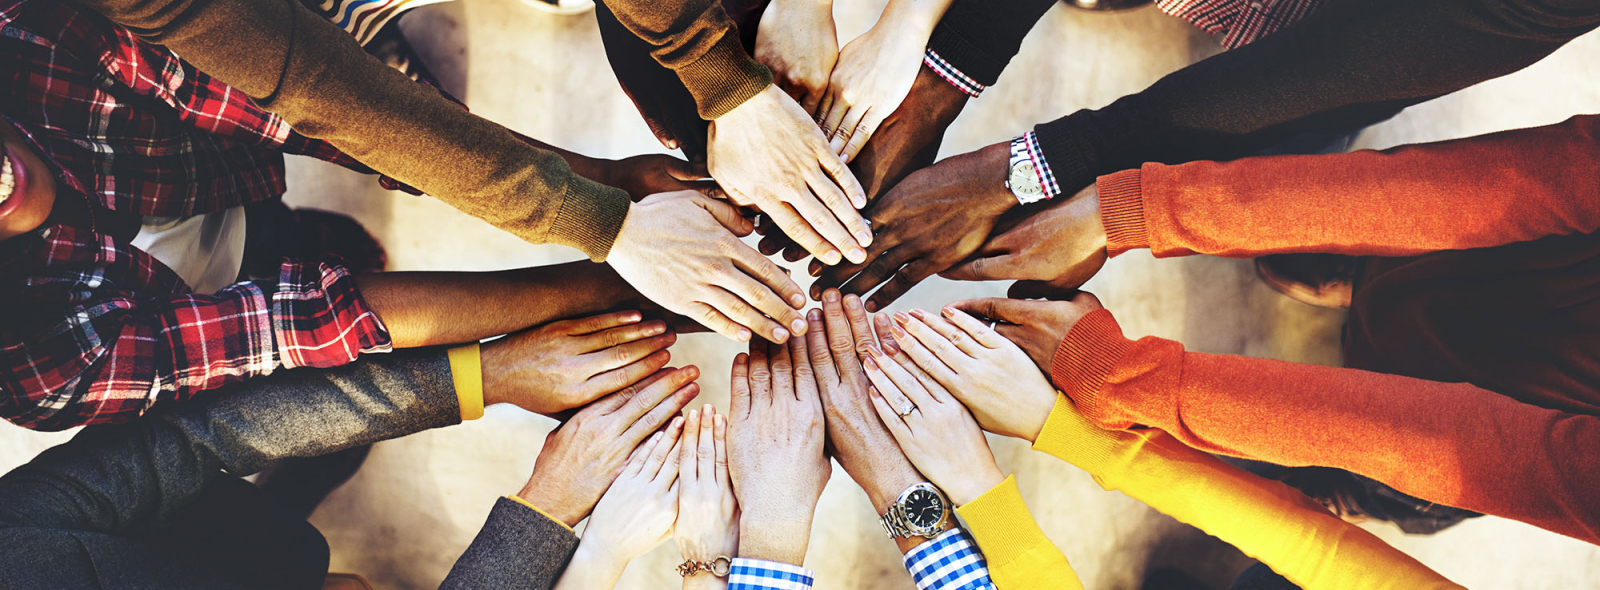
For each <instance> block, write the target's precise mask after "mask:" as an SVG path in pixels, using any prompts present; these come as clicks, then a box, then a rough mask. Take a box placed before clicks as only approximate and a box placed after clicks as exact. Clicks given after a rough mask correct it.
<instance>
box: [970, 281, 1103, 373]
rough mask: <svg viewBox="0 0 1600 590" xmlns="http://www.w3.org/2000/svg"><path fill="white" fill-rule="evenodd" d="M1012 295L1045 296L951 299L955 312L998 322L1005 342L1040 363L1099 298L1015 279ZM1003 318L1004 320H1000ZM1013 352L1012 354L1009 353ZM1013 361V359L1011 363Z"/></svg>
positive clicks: (1049, 357)
mask: <svg viewBox="0 0 1600 590" xmlns="http://www.w3.org/2000/svg"><path fill="white" fill-rule="evenodd" d="M1010 295H1011V296H1012V297H1035V296H1037V297H1044V298H1046V300H1044V301H1032V300H1023V299H1005V298H1001V297H985V298H982V299H967V300H963V301H957V302H954V303H951V304H950V305H949V308H947V309H950V308H953V309H954V310H956V311H957V312H958V313H959V312H965V314H966V315H972V316H977V317H980V318H988V319H990V320H993V321H995V322H997V323H996V324H995V327H994V331H995V332H997V333H999V334H1000V335H1001V336H1003V337H1005V340H1006V342H1007V343H1010V344H1011V345H1012V346H1014V347H1017V348H1020V349H1021V350H1022V351H1023V352H1024V353H1026V354H1027V355H1028V358H1030V359H1033V362H1034V363H1035V364H1037V365H1039V366H1040V367H1049V366H1050V364H1051V363H1052V362H1053V361H1054V360H1055V355H1056V348H1057V347H1059V346H1060V345H1061V339H1063V338H1066V337H1067V332H1069V331H1071V330H1072V327H1073V326H1075V325H1077V324H1078V320H1080V319H1083V316H1086V315H1089V313H1090V312H1093V311H1095V310H1097V309H1105V308H1104V307H1103V306H1101V305H1100V298H1098V297H1095V296H1094V294H1093V293H1088V292H1084V291H1059V290H1042V291H1041V290H1036V289H1033V288H1031V287H1030V286H1028V285H1022V284H1021V283H1018V286H1013V287H1012V288H1011V293H1010ZM1001 322H1003V323H1001ZM1012 356H1015V355H1012ZM1013 364H1014V363H1013Z"/></svg>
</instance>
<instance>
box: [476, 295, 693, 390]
mask: <svg viewBox="0 0 1600 590" xmlns="http://www.w3.org/2000/svg"><path fill="white" fill-rule="evenodd" d="M641 319H642V316H641V314H640V313H639V312H637V311H619V312H613V313H607V314H601V315H597V316H593V317H587V318H581V319H575V320H562V321H558V322H551V323H549V324H545V325H543V326H539V327H536V328H530V329H527V330H523V331H521V332H517V333H515V334H511V335H508V336H506V337H505V338H501V339H499V340H495V341H493V342H490V343H488V344H485V345H484V346H483V353H482V354H483V356H482V359H483V361H482V362H483V367H484V368H483V400H484V403H485V404H486V405H492V404H496V403H502V402H504V403H511V404H514V405H517V406H519V407H521V408H522V409H525V410H528V411H530V412H538V413H540V414H553V413H556V412H560V411H563V410H568V409H571V408H575V407H578V406H581V405H583V404H586V403H589V402H591V401H594V400H595V399H596V398H598V397H600V396H602V395H606V394H609V393H612V392H616V391H619V390H621V389H622V388H624V387H628V386H630V385H634V384H636V383H638V382H639V381H640V380H641V379H644V378H645V377H648V376H650V375H652V374H654V373H655V372H656V371H658V370H660V369H661V368H662V367H665V366H667V362H668V361H670V360H672V353H670V352H667V350H666V349H667V347H669V346H672V344H673V343H675V342H677V341H678V336H677V334H676V333H674V332H672V331H671V330H670V329H669V328H668V327H667V325H666V323H665V322H662V321H659V320H651V321H648V322H643V323H640V320H641Z"/></svg>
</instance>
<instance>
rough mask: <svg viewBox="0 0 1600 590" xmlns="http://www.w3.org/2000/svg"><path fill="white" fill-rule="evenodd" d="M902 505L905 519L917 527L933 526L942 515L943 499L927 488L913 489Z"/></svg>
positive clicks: (926, 527)
mask: <svg viewBox="0 0 1600 590" xmlns="http://www.w3.org/2000/svg"><path fill="white" fill-rule="evenodd" d="M903 506H904V507H905V515H906V520H908V521H910V522H911V524H912V526H915V527H916V528H919V529H928V528H933V526H934V525H937V524H939V519H940V518H942V517H943V516H944V499H943V498H940V497H939V494H935V493H933V492H930V491H928V490H913V491H912V492H911V495H909V496H907V497H906V501H905V504H903Z"/></svg>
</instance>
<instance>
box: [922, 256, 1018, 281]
mask: <svg viewBox="0 0 1600 590" xmlns="http://www.w3.org/2000/svg"><path fill="white" fill-rule="evenodd" d="M1021 262H1022V257H1021V256H1020V255H1018V254H1015V253H1010V252H1007V253H1002V254H997V255H993V256H984V257H983V258H974V259H972V260H968V261H966V262H963V263H961V264H958V265H955V266H953V267H950V268H949V269H948V270H945V271H944V272H941V273H939V276H941V277H944V278H947V279H950V280H952V281H1007V280H1012V279H1020V278H1027V277H1024V276H1022V273H1021V269H1019V268H1017V267H1018V266H1019V265H1020V263H1021Z"/></svg>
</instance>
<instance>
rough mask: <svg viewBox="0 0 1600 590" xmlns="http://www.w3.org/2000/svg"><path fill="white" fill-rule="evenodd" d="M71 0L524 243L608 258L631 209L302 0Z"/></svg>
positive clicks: (621, 195)
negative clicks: (415, 77) (365, 46)
mask: <svg viewBox="0 0 1600 590" xmlns="http://www.w3.org/2000/svg"><path fill="white" fill-rule="evenodd" d="M78 1H79V2H80V3H82V4H83V5H84V6H87V7H89V8H90V9H92V10H95V11H97V12H99V13H101V14H104V15H105V16H106V17H107V18H109V19H111V20H112V21H113V22H116V23H118V24H121V25H123V26H125V27H128V28H129V29H131V30H132V31H133V32H134V33H136V34H138V35H140V36H141V37H143V38H144V39H146V40H148V41H150V42H152V43H158V44H161V45H165V46H167V47H168V48H170V49H172V50H173V51H174V52H175V53H177V54H178V55H179V56H181V57H182V58H183V59H184V60H186V61H188V62H189V63H191V64H193V65H194V66H195V67H197V68H199V69H200V70H202V71H204V72H206V73H208V74H211V75H212V76H214V77H216V78H217V79H219V80H222V81H223V82H226V83H227V84H229V85H231V86H233V87H234V88H237V89H239V90H242V91H244V92H245V93H246V94H248V95H250V96H251V97H252V98H254V99H256V101H257V103H259V104H260V105H261V106H262V107H263V108H265V109H267V110H269V111H271V112H273V113H276V114H278V115H279V116H281V117H283V118H284V120H285V121H287V122H288V123H289V125H290V126H292V127H293V128H294V129H295V131H298V132H300V133H302V134H304V135H307V136H310V137H314V138H317V139H321V140H324V141H327V142H328V143H330V144H332V145H333V146H334V147H336V148H339V149H340V150H342V151H344V152H345V153H346V154H349V155H350V156H351V157H354V158H355V159H356V160H359V161H360V162H361V163H363V164H366V165H367V166H369V167H371V168H372V169H374V170H377V171H378V172H381V173H383V174H386V175H388V176H391V177H393V178H395V179H397V180H400V181H402V182H405V183H406V184H409V185H411V186H414V187H417V188H418V189H420V190H422V191H423V192H426V193H428V194H430V195H433V196H435V197H438V198H439V199H440V200H442V201H444V202H446V203H449V204H451V205H452V206H454V207H456V208H457V209H460V210H462V211H464V212H466V213H468V214H471V215H473V216H475V217H478V218H480V219H483V220H484V221H488V222H489V223H491V224H494V225H495V226H496V227H499V228H501V229H504V230H506V231H508V232H511V233H513V234H515V235H517V236H518V237H520V238H522V239H524V240H527V241H529V242H534V243H556V244H564V245H568V246H572V247H575V248H578V249H579V250H582V251H583V252H584V253H585V254H588V255H589V257H590V258H591V259H594V260H597V261H598V260H603V259H604V258H605V257H606V254H607V253H608V252H610V250H611V245H612V243H613V242H614V241H615V240H616V235H617V232H618V231H620V230H621V228H622V222H623V219H624V218H625V217H626V216H627V213H628V206H629V203H630V201H629V199H628V195H627V193H625V192H623V191H622V190H620V189H616V188H613V187H608V186H605V185H602V184H598V183H596V182H593V181H591V180H588V179H585V178H582V177H580V176H578V175H576V174H574V173H573V172H572V169H571V168H570V167H568V166H567V163H566V162H565V161H564V160H562V159H561V157H560V156H558V155H556V154H555V153H553V152H550V151H547V150H542V149H537V148H534V147H532V146H529V145H527V144H525V143H523V142H522V141H520V140H518V139H517V138H516V137H515V136H514V135H513V134H512V133H511V131H510V130H508V129H506V128H504V127H501V126H500V125H497V124H495V123H493V122H490V121H488V120H486V119H484V118H482V117H479V116H477V115H473V114H471V113H468V112H467V111H466V110H464V109H462V108H460V107H459V106H457V105H455V104H454V103H451V102H450V101H449V100H447V99H445V98H444V97H443V96H442V95H440V94H439V93H438V92H437V91H435V90H434V89H432V88H430V87H428V86H426V85H422V84H417V83H415V82H412V81H411V80H409V79H407V78H406V77H405V76H403V75H401V74H400V73H399V72H397V71H395V70H393V69H391V68H389V67H386V66H385V65H383V63H382V62H379V61H378V60H377V59H375V58H373V57H371V56H369V55H367V53H366V52H365V51H362V49H361V47H360V46H358V45H357V44H356V42H355V40H354V39H352V38H351V37H350V35H348V34H346V33H345V32H344V31H343V30H341V29H340V28H339V27H337V26H334V24H333V23H331V22H328V21H327V20H326V19H323V18H320V17H318V16H317V15H316V14H314V13H312V12H311V11H309V10H307V9H306V8H305V7H304V6H302V5H301V4H300V2H298V0H78Z"/></svg>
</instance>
